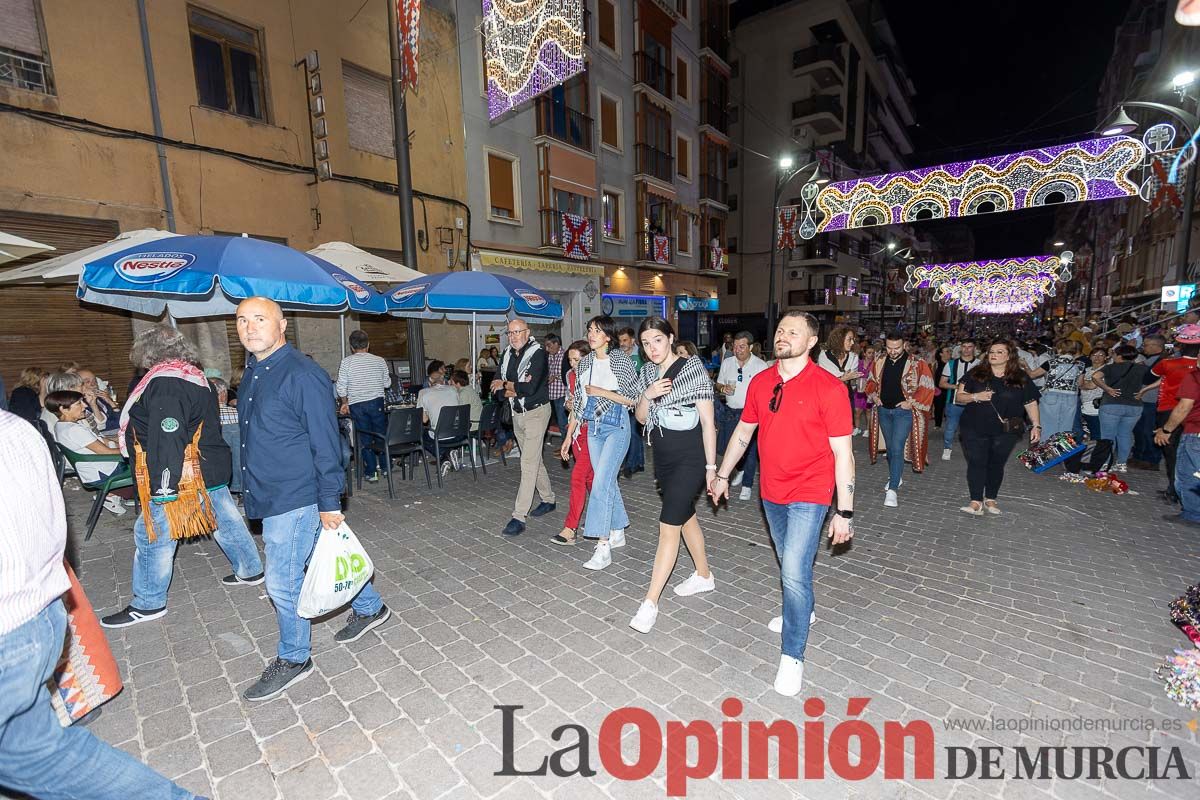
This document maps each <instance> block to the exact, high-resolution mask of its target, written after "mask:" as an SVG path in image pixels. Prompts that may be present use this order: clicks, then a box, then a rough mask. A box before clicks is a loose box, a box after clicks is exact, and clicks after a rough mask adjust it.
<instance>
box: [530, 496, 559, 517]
mask: <svg viewBox="0 0 1200 800" xmlns="http://www.w3.org/2000/svg"><path fill="white" fill-rule="evenodd" d="M556 507H557V506H556V505H555V504H554V503H547V502H546V501H544V500H543V501H542V502H541V503H540V504H538V507H537V508H535V509H534V510H533V511H530V512H529V516H531V517H541V516H545V515H546V514H549V513H550V512H551V511H553V510H554V509H555V508H556Z"/></svg>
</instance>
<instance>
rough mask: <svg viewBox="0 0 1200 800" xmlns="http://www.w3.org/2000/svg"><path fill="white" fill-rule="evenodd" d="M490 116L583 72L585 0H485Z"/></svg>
mask: <svg viewBox="0 0 1200 800" xmlns="http://www.w3.org/2000/svg"><path fill="white" fill-rule="evenodd" d="M483 52H484V69H485V72H486V75H487V95H488V117H489V118H490V119H495V118H497V117H499V116H501V115H502V114H504V113H506V112H508V111H510V110H512V109H513V108H514V107H515V106H517V105H519V104H521V103H524V102H526V101H528V100H531V99H533V98H534V97H536V96H537V95H539V94H542V93H543V92H546V91H548V90H550V89H551V88H553V87H554V86H557V85H558V84H560V83H562V82H563V81H565V80H567V79H568V78H570V77H571V76H572V75H577V74H578V73H580V72H583V70H584V60H583V2H582V0H483Z"/></svg>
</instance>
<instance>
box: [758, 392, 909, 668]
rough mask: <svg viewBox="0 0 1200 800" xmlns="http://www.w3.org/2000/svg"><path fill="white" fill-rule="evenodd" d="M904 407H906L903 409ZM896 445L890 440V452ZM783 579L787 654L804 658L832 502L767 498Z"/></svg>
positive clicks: (772, 538) (765, 502)
mask: <svg viewBox="0 0 1200 800" xmlns="http://www.w3.org/2000/svg"><path fill="white" fill-rule="evenodd" d="M901 411H903V409H901ZM891 449H892V445H891V442H890V441H889V443H888V450H889V452H890V451H891ZM763 511H765V512H766V515H767V525H768V526H769V527H770V528H771V541H772V542H774V543H775V555H776V557H777V558H778V559H779V571H780V574H781V578H782V582H783V654H784V655H785V656H791V657H792V658H798V659H800V660H801V661H803V660H804V648H805V647H806V646H807V645H808V621H809V616H810V615H811V614H812V610H813V590H812V571H813V560H814V559H815V558H816V556H817V546H818V545H819V544H820V543H821V526H822V525H823V524H824V523H825V515H826V514H827V513H828V512H829V506H826V505H820V504H819V503H787V504H783V503H772V502H771V501H770V500H763Z"/></svg>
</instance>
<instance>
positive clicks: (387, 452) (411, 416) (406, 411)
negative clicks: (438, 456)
mask: <svg viewBox="0 0 1200 800" xmlns="http://www.w3.org/2000/svg"><path fill="white" fill-rule="evenodd" d="M421 414H422V412H421V409H419V408H401V409H397V410H396V411H392V412H389V413H388V424H387V434H386V435H384V436H381V435H379V434H378V433H374V432H373V431H359V435H360V436H366V437H368V438H370V439H372V440H373V441H371V443H370V444H367V445H364V446H365V447H370V448H371V449H372V450H374V451H375V452H376V453H379V454H380V455H381V456H382V457H383V463H384V464H385V465H386V466H387V482H388V497H390V498H392V499H393V500H394V499H396V489H395V486H394V484H393V483H392V467H393V461H394V459H397V458H400V459H403V461H402V468H403V465H404V464H409V463H411V461H412V458H413V456H417V457H418V458H420V459H421V464H422V466H424V467H425V483H426V485H428V486H429V488H430V489H432V488H433V481H432V480H430V478H429V463H428V462H427V461H426V460H425V447H424V442H423V441H422V439H423V434H424V427H425V426H424V424H423V423H422V422H421ZM413 471H414V472H415V471H416V468H415V467H414V468H413ZM410 477H411V475H410Z"/></svg>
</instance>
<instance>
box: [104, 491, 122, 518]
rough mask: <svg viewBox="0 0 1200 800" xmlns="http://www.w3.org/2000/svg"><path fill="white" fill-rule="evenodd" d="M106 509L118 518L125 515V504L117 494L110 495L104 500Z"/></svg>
mask: <svg viewBox="0 0 1200 800" xmlns="http://www.w3.org/2000/svg"><path fill="white" fill-rule="evenodd" d="M104 507H105V508H106V509H108V510H109V511H110V512H111V513H113V514H115V515H116V516H118V517H121V516H124V515H125V504H124V503H122V502H121V498H119V497H117V496H116V495H115V494H110V495H109V496H108V497H106V498H104Z"/></svg>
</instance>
